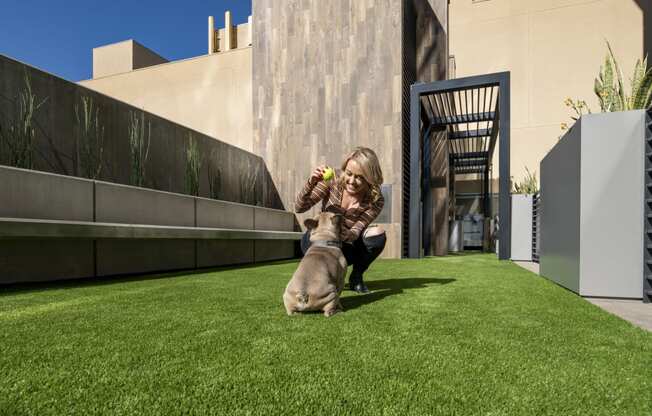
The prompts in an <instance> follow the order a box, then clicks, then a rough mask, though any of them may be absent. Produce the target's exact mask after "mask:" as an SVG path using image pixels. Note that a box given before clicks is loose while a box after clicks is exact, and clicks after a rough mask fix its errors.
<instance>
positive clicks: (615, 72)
mask: <svg viewBox="0 0 652 416" xmlns="http://www.w3.org/2000/svg"><path fill="white" fill-rule="evenodd" d="M607 48H608V53H607V55H606V57H605V61H604V65H602V66H601V67H600V73H599V75H598V78H596V79H595V85H594V91H595V94H596V95H597V96H598V100H599V102H600V109H601V110H602V111H603V112H608V111H627V110H639V109H648V108H650V106H652V68H648V67H647V56H646V57H645V58H643V60H641V59H638V60H637V61H636V65H635V66H634V74H633V75H632V78H631V91H630V95H627V94H626V92H625V87H624V83H623V75H622V72H621V71H620V67H619V66H618V61H616V57H615V56H614V53H613V50H612V49H611V45H610V44H609V42H607Z"/></svg>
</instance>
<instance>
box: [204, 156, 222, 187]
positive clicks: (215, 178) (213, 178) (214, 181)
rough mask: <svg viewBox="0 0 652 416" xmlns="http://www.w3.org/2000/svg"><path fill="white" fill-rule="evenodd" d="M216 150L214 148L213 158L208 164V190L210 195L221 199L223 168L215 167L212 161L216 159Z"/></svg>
mask: <svg viewBox="0 0 652 416" xmlns="http://www.w3.org/2000/svg"><path fill="white" fill-rule="evenodd" d="M215 155H216V151H215V149H213V151H212V152H211V158H210V160H209V162H208V164H207V165H206V171H207V173H208V192H209V194H210V197H211V198H213V199H219V194H220V179H221V177H222V169H220V168H219V167H216V168H213V167H212V166H213V164H212V162H214V161H215V160H216V157H215Z"/></svg>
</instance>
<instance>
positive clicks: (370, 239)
mask: <svg viewBox="0 0 652 416" xmlns="http://www.w3.org/2000/svg"><path fill="white" fill-rule="evenodd" d="M362 241H363V242H364V245H365V246H367V248H368V249H376V250H382V249H383V248H384V247H385V243H386V242H387V236H386V235H385V230H384V229H383V228H382V227H380V226H374V227H369V228H367V229H366V230H365V231H364V234H363V235H362Z"/></svg>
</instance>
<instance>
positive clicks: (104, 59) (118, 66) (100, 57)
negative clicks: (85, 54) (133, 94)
mask: <svg viewBox="0 0 652 416" xmlns="http://www.w3.org/2000/svg"><path fill="white" fill-rule="evenodd" d="M165 62H168V60H167V59H165V58H163V57H161V56H159V55H158V54H157V53H156V52H154V51H152V50H151V49H148V48H146V47H144V46H143V45H141V44H140V43H138V42H136V41H134V40H133V39H129V40H125V41H123V42H118V43H112V44H110V45H105V46H100V47H98V48H93V78H101V77H105V76H109V75H115V74H121V73H124V72H129V71H133V70H134V69H139V68H145V67H148V66H152V65H158V64H162V63H165Z"/></svg>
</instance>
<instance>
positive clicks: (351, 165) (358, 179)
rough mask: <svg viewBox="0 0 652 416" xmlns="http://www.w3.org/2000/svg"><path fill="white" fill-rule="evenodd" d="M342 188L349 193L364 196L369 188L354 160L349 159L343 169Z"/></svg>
mask: <svg viewBox="0 0 652 416" xmlns="http://www.w3.org/2000/svg"><path fill="white" fill-rule="evenodd" d="M344 189H346V192H348V193H349V195H354V196H357V197H362V196H364V195H365V194H366V193H367V191H368V190H369V184H368V183H367V181H366V180H365V179H364V177H363V176H362V169H360V165H359V164H358V162H356V161H355V160H349V162H348V163H347V164H346V168H345V169H344Z"/></svg>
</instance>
